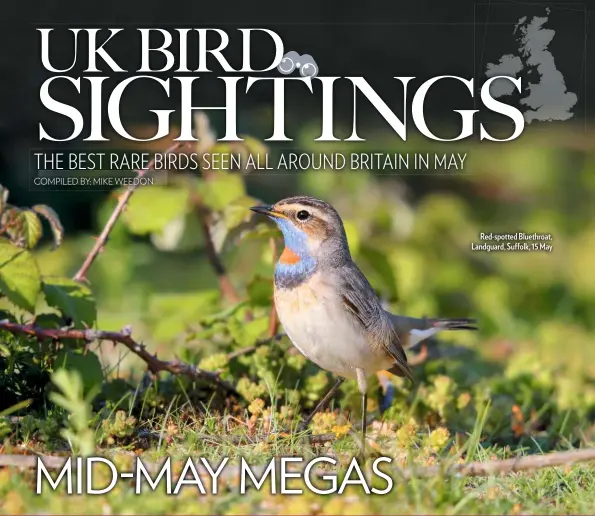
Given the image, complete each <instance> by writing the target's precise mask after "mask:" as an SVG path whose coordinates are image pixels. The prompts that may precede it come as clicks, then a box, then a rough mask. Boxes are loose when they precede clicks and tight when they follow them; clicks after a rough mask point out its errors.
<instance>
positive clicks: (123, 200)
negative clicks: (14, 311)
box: [72, 142, 186, 282]
mask: <svg viewBox="0 0 595 516" xmlns="http://www.w3.org/2000/svg"><path fill="white" fill-rule="evenodd" d="M184 145H186V142H176V143H175V144H173V145H172V146H170V147H169V148H168V149H167V150H166V151H165V154H171V153H172V152H174V151H177V150H178V149H180V148H181V147H182V146H184ZM154 166H155V159H154V158H153V159H152V160H151V161H150V162H149V164H148V166H147V168H146V169H139V170H137V171H136V175H137V177H143V176H144V175H145V174H146V173H147V172H148V171H149V170H151V169H152V168H153V167H154ZM137 186H138V184H131V185H130V186H129V187H128V188H127V190H126V191H125V192H124V193H123V194H122V195H120V197H119V198H118V204H117V205H116V207H115V208H114V211H113V212H112V214H111V215H110V218H109V219H108V221H107V222H106V224H105V227H104V228H103V231H102V232H101V234H100V235H99V236H98V237H97V239H96V240H95V245H94V246H93V248H92V249H91V251H90V252H89V254H88V255H87V257H86V258H85V261H84V262H83V264H82V265H81V267H80V269H79V270H78V271H77V273H76V274H75V275H74V276H73V278H72V279H73V280H74V281H78V282H82V281H85V280H86V276H87V271H88V270H89V268H90V267H91V265H92V264H93V262H94V261H95V258H97V256H98V255H99V253H100V252H101V251H102V250H103V247H104V246H105V244H106V243H107V240H108V238H109V235H110V233H111V231H112V229H113V228H114V226H115V225H116V222H117V221H118V219H119V218H120V215H122V212H123V211H124V208H125V206H126V204H127V203H128V201H129V200H130V197H131V196H132V194H133V193H134V191H135V190H136V188H137Z"/></svg>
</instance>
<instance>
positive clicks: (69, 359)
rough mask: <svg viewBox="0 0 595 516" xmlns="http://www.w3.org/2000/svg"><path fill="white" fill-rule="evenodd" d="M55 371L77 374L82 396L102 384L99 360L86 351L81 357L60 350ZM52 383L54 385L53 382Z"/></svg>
mask: <svg viewBox="0 0 595 516" xmlns="http://www.w3.org/2000/svg"><path fill="white" fill-rule="evenodd" d="M55 369H57V370H59V369H64V370H66V371H68V372H72V371H75V372H77V373H78V374H79V376H80V378H81V380H82V386H83V393H84V395H87V394H89V393H91V392H93V391H97V389H99V388H100V387H101V384H102V383H103V369H102V368H101V362H99V358H98V357H97V355H96V354H95V353H93V352H92V351H87V353H86V354H84V355H83V354H82V353H78V352H76V351H71V350H67V349H62V350H60V352H59V353H58V355H57V356H56V361H55ZM57 372H58V371H57ZM71 378H72V375H71ZM54 383H56V381H55V380H54ZM59 387H60V388H61V389H62V390H65V389H64V386H63V385H59ZM66 388H67V389H68V388H72V386H66Z"/></svg>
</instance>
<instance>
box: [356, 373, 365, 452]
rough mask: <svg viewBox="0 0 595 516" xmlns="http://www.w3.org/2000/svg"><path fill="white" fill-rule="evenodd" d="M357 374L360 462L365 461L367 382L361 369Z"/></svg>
mask: <svg viewBox="0 0 595 516" xmlns="http://www.w3.org/2000/svg"><path fill="white" fill-rule="evenodd" d="M355 371H356V373H357V386H358V387H359V392H360V393H361V395H362V450H361V460H362V462H363V461H365V460H366V419H367V416H368V382H367V381H366V375H365V373H364V371H363V370H362V369H356V370H355Z"/></svg>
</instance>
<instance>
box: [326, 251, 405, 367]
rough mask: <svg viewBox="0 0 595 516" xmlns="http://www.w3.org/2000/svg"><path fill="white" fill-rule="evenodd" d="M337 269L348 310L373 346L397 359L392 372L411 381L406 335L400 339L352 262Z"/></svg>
mask: <svg viewBox="0 0 595 516" xmlns="http://www.w3.org/2000/svg"><path fill="white" fill-rule="evenodd" d="M336 270H337V271H338V276H339V278H338V279H339V283H340V292H341V298H342V301H343V305H344V306H345V309H346V310H347V311H349V312H350V313H351V314H352V315H353V316H354V317H355V319H356V320H357V321H359V323H360V324H361V325H362V327H363V328H364V330H365V331H366V333H367V334H369V335H371V336H372V340H373V341H374V344H375V345H377V346H382V347H383V349H384V351H386V352H387V353H388V354H389V355H390V356H392V357H393V358H394V359H395V362H396V364H395V367H393V368H392V369H396V370H397V371H398V372H400V373H401V374H399V376H407V377H408V378H411V370H410V369H409V366H408V365H407V355H406V354H405V351H404V350H403V344H402V342H401V338H402V337H406V335H403V336H401V335H399V334H398V332H397V331H395V327H394V326H393V324H392V322H391V320H390V318H389V317H388V314H387V312H385V311H384V310H383V308H382V306H380V302H379V301H378V297H377V296H376V294H375V293H374V290H373V289H372V286H371V285H370V283H369V282H368V280H367V279H366V277H365V276H364V275H363V274H362V272H361V271H360V270H359V268H358V267H357V265H355V264H354V263H353V262H350V263H348V264H345V265H343V267H340V268H338V269H336ZM391 372H394V371H391ZM394 374H398V373H394Z"/></svg>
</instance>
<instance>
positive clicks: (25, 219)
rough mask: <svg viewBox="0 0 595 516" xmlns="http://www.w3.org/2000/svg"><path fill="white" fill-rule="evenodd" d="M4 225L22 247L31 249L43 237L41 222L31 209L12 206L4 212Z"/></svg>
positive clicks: (14, 240) (11, 236)
mask: <svg viewBox="0 0 595 516" xmlns="http://www.w3.org/2000/svg"><path fill="white" fill-rule="evenodd" d="M2 226H4V227H6V234H7V235H8V236H9V237H10V239H11V240H12V241H13V242H14V243H16V244H17V245H19V246H21V247H26V248H28V249H31V248H33V247H35V245H36V244H37V242H39V239H40V238H41V222H40V220H39V217H38V216H37V214H35V213H34V212H32V211H31V210H21V209H20V208H10V209H9V210H7V211H5V212H4V213H3V214H2Z"/></svg>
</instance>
